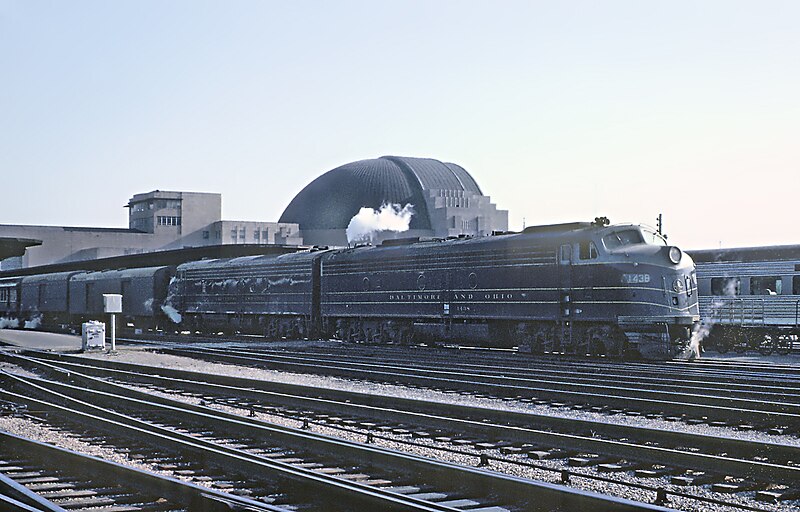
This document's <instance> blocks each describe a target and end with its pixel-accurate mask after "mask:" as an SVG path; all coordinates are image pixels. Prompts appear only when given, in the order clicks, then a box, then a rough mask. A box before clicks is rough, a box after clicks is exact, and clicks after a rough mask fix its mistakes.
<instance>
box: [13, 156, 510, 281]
mask: <svg viewBox="0 0 800 512" xmlns="http://www.w3.org/2000/svg"><path fill="white" fill-rule="evenodd" d="M385 204H391V205H398V206H399V207H401V208H402V207H405V206H407V205H410V206H411V208H412V209H413V212H414V213H413V215H412V216H411V219H410V224H409V229H408V230H405V231H402V232H394V231H378V232H376V233H374V235H373V236H372V237H371V240H372V242H373V243H380V241H382V240H384V239H387V238H408V237H441V238H446V237H450V236H460V235H467V236H487V235H491V234H492V232H493V231H506V230H507V229H508V211H506V210H498V209H497V207H496V205H494V204H493V203H492V202H491V198H490V197H488V196H485V195H483V192H482V191H481V189H480V187H479V186H478V184H477V182H476V181H475V180H474V179H473V177H472V176H471V175H470V174H469V173H468V172H467V171H466V170H465V169H464V168H463V167H460V166H458V165H456V164H452V163H444V162H441V161H439V160H434V159H430V158H408V157H394V156H385V157H381V158H376V159H370V160H361V161H358V162H352V163H349V164H345V165H342V166H340V167H337V168H336V169H333V170H331V171H328V172H326V173H325V174H323V175H322V176H320V177H318V178H317V179H315V180H314V181H312V182H311V183H310V184H309V185H308V186H306V187H305V188H304V189H303V190H301V191H300V192H299V193H298V194H297V196H296V197H295V198H294V199H293V200H292V201H291V202H290V203H289V206H288V207H287V208H286V209H285V211H284V212H283V214H282V215H281V218H280V220H279V221H278V222H257V221H229V220H222V196H221V195H220V194H214V193H199V192H170V191H161V190H155V191H153V192H148V193H144V194H136V195H134V196H133V197H132V198H131V199H130V200H129V201H128V204H127V205H125V207H126V208H127V209H128V227H127V228H91V227H61V226H25V225H3V224H0V255H3V256H8V255H9V254H13V255H11V256H10V257H6V258H5V259H2V260H0V271H3V270H13V269H17V268H27V267H34V266H41V265H49V264H59V263H70V262H75V261H82V260H94V259H99V258H107V257H114V256H128V255H136V254H143V253H148V252H155V251H168V250H174V249H183V248H196V247H204V246H215V245H230V244H250V245H273V244H278V245H327V246H347V245H348V239H347V235H346V230H347V227H348V225H349V223H350V221H351V219H352V218H353V217H354V216H355V215H356V214H358V213H359V211H360V210H361V209H362V208H371V209H375V210H378V209H379V208H381V206H383V205H385ZM3 240H7V241H8V243H6V244H5V245H7V246H9V247H11V245H9V244H12V241H13V245H14V248H15V249H16V250H15V251H11V252H9V251H6V252H5V253H3V251H2V249H3V245H4V243H3ZM20 240H25V241H26V242H25V243H26V244H27V245H25V246H24V247H23V250H24V254H21V255H20V254H19V252H20V251H19V248H20V247H22V246H20ZM37 244H38V245H37ZM25 247H27V249H25Z"/></svg>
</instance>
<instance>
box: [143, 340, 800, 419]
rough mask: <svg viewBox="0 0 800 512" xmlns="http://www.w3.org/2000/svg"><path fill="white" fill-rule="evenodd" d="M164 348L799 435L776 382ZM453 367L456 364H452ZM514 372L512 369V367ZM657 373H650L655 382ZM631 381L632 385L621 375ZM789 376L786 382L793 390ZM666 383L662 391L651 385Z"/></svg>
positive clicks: (798, 415) (798, 404)
mask: <svg viewBox="0 0 800 512" xmlns="http://www.w3.org/2000/svg"><path fill="white" fill-rule="evenodd" d="M158 350H160V351H162V352H164V353H168V354H174V355H179V356H186V357H192V358H196V359H201V360H205V361H211V362H227V363H230V364H236V365H242V366H251V367H258V368H265V369H272V370H277V371H291V372H295V373H309V374H316V375H326V376H334V377H340V378H346V379H351V380H364V381H369V382H382V383H401V384H402V385H405V386H414V387H421V388H426V389H439V390H441V389H446V390H452V391H459V392H471V393H473V394H476V395H488V396H493V397H501V398H503V397H505V398H512V397H519V398H524V399H530V400H536V401H540V402H541V403H550V404H553V405H555V406H563V405H564V404H565V403H567V404H570V405H573V404H581V405H585V406H589V407H602V408H604V410H606V411H611V412H613V413H626V414H635V413H639V414H657V415H659V416H660V417H662V418H664V419H667V420H668V421H685V422H688V423H706V424H710V425H712V426H726V425H729V426H736V427H738V428H740V429H743V430H748V429H759V430H763V431H766V432H769V433H773V434H796V433H798V432H800V392H794V391H792V390H791V389H790V390H789V391H785V390H783V389H776V387H777V386H776V385H773V386H772V387H766V388H765V386H764V385H762V387H761V388H760V389H750V390H748V389H744V390H741V389H740V390H737V389H733V388H730V387H728V386H725V387H720V386H719V383H717V384H716V386H717V387H716V388H714V387H711V386H712V384H713V382H709V381H706V382H707V386H691V385H686V384H685V383H684V384H682V383H681V381H680V379H679V378H675V379H674V380H673V381H671V382H670V381H669V375H668V374H667V375H665V376H663V379H662V380H663V381H667V382H665V383H664V384H663V385H657V384H654V383H653V382H651V381H647V382H644V383H642V384H641V385H639V384H638V383H637V382H636V381H634V382H630V380H631V379H633V377H626V376H625V375H624V374H623V375H620V376H618V377H617V378H618V379H620V380H618V381H616V382H615V381H614V379H615V376H614V374H613V371H612V372H604V371H602V372H600V374H599V375H595V376H593V377H584V376H581V375H578V374H577V373H573V374H569V373H567V372H564V371H561V370H559V371H558V374H557V375H547V374H546V372H544V371H542V370H541V369H539V368H533V369H529V370H527V372H526V375H525V376H515V375H513V374H512V375H506V374H505V373H506V372H502V373H501V374H500V375H497V374H496V373H494V370H491V369H488V370H487V369H482V370H480V371H469V370H468V369H465V368H461V367H454V368H449V367H448V366H445V365H430V366H427V365H424V364H411V363H408V362H407V360H408V354H407V353H406V356H405V357H406V361H404V362H403V363H402V364H400V363H394V364H385V363H382V362H360V361H358V360H355V357H353V356H350V357H348V358H347V360H346V361H344V360H343V358H342V357H326V356H315V355H310V354H308V353H286V352H278V351H269V352H265V351H259V352H253V351H249V350H238V351H235V350H232V349H230V348H228V349H214V348H197V347H194V348H191V347H174V346H161V347H159V348H158ZM450 364H452V363H450ZM509 373H511V372H509ZM652 375H653V374H651V376H650V377H649V378H650V379H652ZM625 378H627V379H628V382H627V383H622V380H624V379H625ZM792 385H793V381H791V380H790V379H787V380H786V381H785V383H783V382H782V384H781V386H786V387H790V386H792ZM651 387H653V388H659V387H660V388H661V389H650V388H651Z"/></svg>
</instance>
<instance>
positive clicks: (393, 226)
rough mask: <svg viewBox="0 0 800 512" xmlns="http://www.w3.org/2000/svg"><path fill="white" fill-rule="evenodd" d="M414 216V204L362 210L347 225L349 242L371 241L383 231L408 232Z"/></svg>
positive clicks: (387, 205)
mask: <svg viewBox="0 0 800 512" xmlns="http://www.w3.org/2000/svg"><path fill="white" fill-rule="evenodd" d="M413 215H414V205H412V204H407V205H405V206H403V207H401V206H400V205H399V204H387V203H384V204H383V206H381V208H380V209H379V210H373V209H372V208H361V210H360V211H359V212H358V213H357V214H356V215H355V217H353V218H352V219H350V224H348V225H347V241H348V242H350V243H352V242H364V241H370V240H372V239H373V238H374V237H375V235H376V234H378V233H380V232H381V231H394V232H397V233H399V232H402V231H408V226H409V225H410V224H411V217H412V216H413Z"/></svg>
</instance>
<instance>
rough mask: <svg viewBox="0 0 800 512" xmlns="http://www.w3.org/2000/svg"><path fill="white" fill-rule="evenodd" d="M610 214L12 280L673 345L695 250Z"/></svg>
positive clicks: (607, 343) (593, 350)
mask: <svg viewBox="0 0 800 512" xmlns="http://www.w3.org/2000/svg"><path fill="white" fill-rule="evenodd" d="M606 224H607V222H595V223H571V224H560V225H553V226H539V227H534V228H528V229H526V230H525V231H524V232H523V233H517V234H505V235H498V236H492V237H484V238H474V239H469V238H463V239H449V240H434V241H416V242H414V241H402V240H393V241H389V242H385V243H384V244H383V245H381V246H378V247H372V246H365V247H357V248H353V249H341V250H320V251H314V250H312V251H299V252H297V253H292V254H284V255H281V256H251V257H242V258H234V259H220V260H204V261H197V262H192V263H185V264H182V265H179V266H178V267H177V268H176V267H152V268H141V269H126V270H113V271H105V272H72V273H60V274H50V275H41V276H29V277H23V278H21V281H14V280H13V279H12V280H4V281H2V282H0V289H7V290H12V289H14V286H18V289H19V292H18V297H20V299H21V300H20V301H19V302H20V304H18V305H17V306H16V307H17V308H18V313H17V316H18V317H20V318H22V317H26V315H27V317H32V316H33V315H41V317H42V318H43V319H44V321H45V323H46V324H52V325H58V324H72V325H77V324H78V323H80V322H81V321H84V320H88V319H98V318H102V316H103V310H102V294H104V293H121V294H122V295H123V319H124V321H125V323H126V325H128V326H130V327H137V328H146V329H164V330H180V331H192V332H208V333H211V332H220V331H224V332H242V333H252V334H259V335H266V336H268V337H272V338H283V337H286V338H303V337H312V336H327V337H334V338H339V339H348V340H355V341H367V342H407V341H411V340H431V341H455V342H467V343H476V344H482V345H488V346H498V347H511V346H515V345H516V346H519V347H520V349H522V350H530V351H534V352H566V353H575V354H596V355H601V354H602V355H622V354H628V353H634V354H640V355H642V356H644V357H648V358H668V357H671V356H672V355H673V354H674V349H675V347H676V345H681V344H685V343H686V341H687V340H688V337H689V329H690V328H691V327H692V326H693V324H694V323H695V322H696V321H697V320H698V318H699V316H698V307H697V294H696V280H695V278H694V265H693V262H692V259H691V258H690V257H688V256H687V255H684V254H682V253H681V251H680V250H679V249H678V248H676V247H669V246H667V245H666V242H665V241H664V239H663V238H661V237H660V235H657V234H656V233H654V232H653V231H651V230H649V229H648V228H645V227H642V226H635V225H617V226H607V225H606ZM8 293H9V295H10V292H8ZM7 302H8V306H7V309H13V307H14V306H13V305H11V303H10V301H7ZM9 313H12V314H13V311H9ZM168 319H169V320H168Z"/></svg>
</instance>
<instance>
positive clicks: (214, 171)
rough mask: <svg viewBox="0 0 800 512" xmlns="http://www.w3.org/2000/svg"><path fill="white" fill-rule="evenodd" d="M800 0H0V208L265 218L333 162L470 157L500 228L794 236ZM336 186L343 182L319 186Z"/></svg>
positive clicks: (743, 242)
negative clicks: (208, 201)
mask: <svg viewBox="0 0 800 512" xmlns="http://www.w3.org/2000/svg"><path fill="white" fill-rule="evenodd" d="M798 20H800V2H798V1H796V0H787V1H768V0H767V1H765V0H759V1H750V2H742V1H735V0H722V1H697V0H693V1H671V2H655V1H642V0H631V1H612V0H608V1H552V0H546V1H539V2H537V1H532V0H531V1H522V2H514V1H485V2H477V1H473V2H470V1H466V0H458V1H445V0H429V1H420V2H417V1H410V0H409V1H399V2H391V1H386V0H380V1H362V2H357V1H341V0H337V1H324V2H323V1H319V2H314V1H283V0H282V1H214V2H205V1H200V0H191V1H175V0H173V1H162V0H159V1H148V0H135V1H122V0H115V1H106V0H97V1H80V0H70V1H68V2H67V1H39V0H19V1H17V0H0V176H2V180H3V192H4V193H3V194H2V199H0V223H2V224H43V225H75V226H108V227H127V210H124V209H123V208H122V206H123V205H125V204H126V203H127V200H128V198H129V197H131V196H132V195H133V194H134V193H141V192H148V191H151V190H155V189H161V190H184V191H199V192H220V193H222V194H223V218H225V219H226V220H264V221H277V220H278V217H279V216H280V214H281V213H282V212H283V209H284V208H285V207H286V206H287V205H288V203H289V201H290V200H291V199H292V197H294V195H295V194H296V193H297V192H299V191H300V190H301V189H302V188H303V187H304V186H305V185H306V184H308V183H309V182H311V181H312V180H313V179H314V178H316V177H317V176H318V175H320V174H322V173H323V172H325V171H328V170H330V169H332V168H334V167H337V166H339V165H342V164H345V163H347V162H351V161H354V160H361V159H366V158H375V157H379V156H382V155H401V156H417V157H432V158H437V159H439V160H444V161H450V162H455V163H458V164H460V165H462V166H463V167H465V168H466V169H467V170H468V171H469V172H470V173H471V174H472V175H473V176H474V177H475V179H476V180H477V181H478V183H479V184H480V186H481V188H482V189H483V191H484V193H486V194H488V195H491V196H492V200H493V201H494V202H495V203H496V204H497V205H498V207H500V208H502V209H507V210H509V222H510V228H512V229H519V228H521V227H522V222H523V218H524V219H525V222H526V223H527V225H532V224H540V223H553V222H567V221H575V220H591V219H593V218H594V217H595V216H598V215H606V216H608V217H610V218H611V220H612V222H622V221H633V222H643V223H648V224H655V217H656V216H657V215H658V213H663V215H664V225H665V230H666V232H667V233H668V235H669V237H670V241H671V242H674V243H675V244H677V245H680V246H682V247H685V248H708V247H717V246H719V245H720V244H722V245H723V246H747V245H762V244H790V243H800V227H798V221H800V179H799V178H798V170H800V141H799V140H798V138H799V137H798V136H799V135H800V98H798V95H800V30H799V29H798ZM331 192H332V193H335V191H331Z"/></svg>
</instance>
